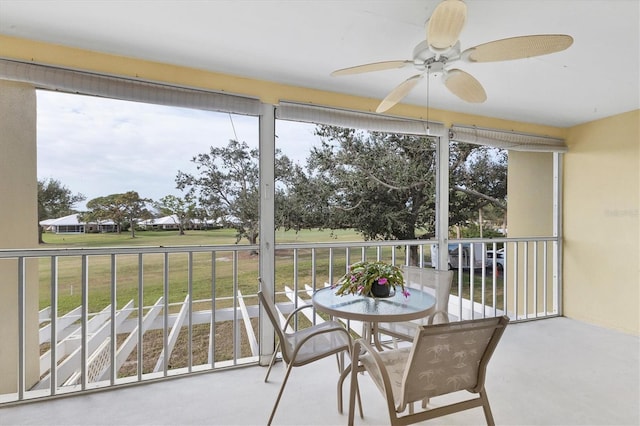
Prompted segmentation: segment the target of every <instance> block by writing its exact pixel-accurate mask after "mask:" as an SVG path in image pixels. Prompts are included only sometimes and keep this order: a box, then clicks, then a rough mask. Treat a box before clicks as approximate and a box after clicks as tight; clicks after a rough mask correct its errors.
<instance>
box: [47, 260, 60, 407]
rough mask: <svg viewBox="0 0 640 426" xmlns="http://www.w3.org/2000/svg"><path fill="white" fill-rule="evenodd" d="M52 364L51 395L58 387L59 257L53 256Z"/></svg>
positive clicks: (50, 369)
mask: <svg viewBox="0 0 640 426" xmlns="http://www.w3.org/2000/svg"><path fill="white" fill-rule="evenodd" d="M50 269H51V338H50V340H49V341H50V342H51V346H50V347H51V366H50V367H49V377H50V379H49V382H50V384H51V389H50V392H51V396H54V395H55V394H56V393H57V389H58V257H57V256H51V268H50Z"/></svg>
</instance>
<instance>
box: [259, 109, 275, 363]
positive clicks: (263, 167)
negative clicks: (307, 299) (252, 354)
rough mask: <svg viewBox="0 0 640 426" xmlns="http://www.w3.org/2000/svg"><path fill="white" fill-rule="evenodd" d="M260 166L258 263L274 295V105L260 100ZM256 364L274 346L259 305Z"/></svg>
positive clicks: (265, 358)
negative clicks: (258, 348)
mask: <svg viewBox="0 0 640 426" xmlns="http://www.w3.org/2000/svg"><path fill="white" fill-rule="evenodd" d="M259 123H260V124H259V151H260V159H259V167H260V241H259V244H260V264H259V267H258V268H259V274H260V277H262V286H263V288H262V291H263V292H264V294H265V296H266V297H268V298H274V295H275V247H274V246H275V239H276V235H275V188H274V182H275V156H276V153H275V150H276V147H275V145H276V136H275V135H276V118H275V107H274V106H273V105H271V104H266V103H263V104H262V105H261V108H260V118H259ZM259 323H260V360H259V362H260V365H268V364H269V361H270V360H271V354H272V353H273V351H274V349H275V336H274V329H273V325H272V324H271V322H270V321H269V320H268V319H267V318H266V316H265V315H264V313H263V311H262V309H260V317H259Z"/></svg>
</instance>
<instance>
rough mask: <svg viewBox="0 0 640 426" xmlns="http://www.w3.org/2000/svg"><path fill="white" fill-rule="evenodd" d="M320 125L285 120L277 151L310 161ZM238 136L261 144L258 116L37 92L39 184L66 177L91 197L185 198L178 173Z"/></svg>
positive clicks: (280, 125)
mask: <svg viewBox="0 0 640 426" xmlns="http://www.w3.org/2000/svg"><path fill="white" fill-rule="evenodd" d="M232 121H233V125H232ZM313 128H314V126H312V125H307V124H303V123H292V122H283V121H279V122H278V124H277V134H278V138H277V139H276V147H277V148H280V149H281V150H282V151H283V152H284V153H285V154H287V155H288V156H289V157H290V158H292V159H294V160H295V161H299V162H303V161H304V158H306V154H307V153H308V151H309V149H310V147H311V146H312V145H313V144H314V143H315V141H317V137H315V136H313ZM234 131H235V133H234ZM236 137H237V139H238V140H239V141H244V142H246V143H247V144H249V146H254V147H257V145H258V119H257V118H256V117H247V116H241V115H233V116H231V117H230V115H229V114H226V113H215V112H209V111H200V110H192V109H185V108H175V107H165V106H159V105H150V104H142V103H137V102H127V101H118V100H113V99H103V98H96V97H91V96H80V95H73V94H66V93H59V92H48V91H38V179H48V178H53V179H56V180H59V181H60V182H61V183H62V184H63V185H64V186H66V187H67V188H68V189H70V190H71V192H73V193H74V194H76V193H82V194H84V195H85V196H86V197H87V200H90V199H92V198H96V197H99V196H104V195H109V194H115V193H123V192H127V191H138V193H139V194H140V196H141V197H146V198H152V199H154V200H158V199H159V198H161V197H163V196H165V195H168V194H173V195H180V194H181V192H180V191H179V190H177V189H175V177H176V174H177V172H178V170H181V171H185V172H195V166H194V164H193V163H192V162H191V159H192V158H193V156H195V155H196V154H199V153H204V152H208V151H209V147H210V146H224V145H226V144H227V143H228V142H229V140H230V139H235V138H236ZM84 204H85V203H80V204H78V205H77V206H75V207H76V208H79V209H83V208H84V207H85V206H84Z"/></svg>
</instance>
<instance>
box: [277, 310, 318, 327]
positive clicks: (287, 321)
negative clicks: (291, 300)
mask: <svg viewBox="0 0 640 426" xmlns="http://www.w3.org/2000/svg"><path fill="white" fill-rule="evenodd" d="M306 308H313V305H302V306H298V307H297V308H296V309H294V310H293V311H291V312H290V313H289V315H287V318H286V319H285V321H284V326H283V327H282V329H283V330H286V328H287V327H288V326H289V323H290V322H291V320H292V319H293V318H295V316H296V314H297V313H298V312H300V311H301V310H303V309H306Z"/></svg>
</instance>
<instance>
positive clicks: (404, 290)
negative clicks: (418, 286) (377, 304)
mask: <svg viewBox="0 0 640 426" xmlns="http://www.w3.org/2000/svg"><path fill="white" fill-rule="evenodd" d="M402 294H404V297H409V296H411V293H409V290H407V289H406V288H405V289H403V290H402Z"/></svg>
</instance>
